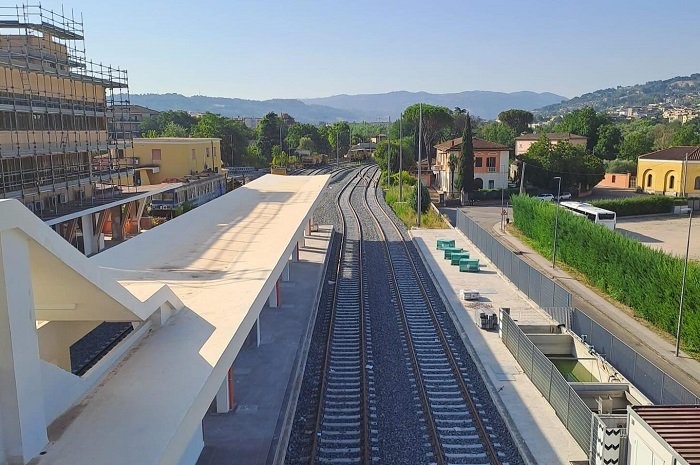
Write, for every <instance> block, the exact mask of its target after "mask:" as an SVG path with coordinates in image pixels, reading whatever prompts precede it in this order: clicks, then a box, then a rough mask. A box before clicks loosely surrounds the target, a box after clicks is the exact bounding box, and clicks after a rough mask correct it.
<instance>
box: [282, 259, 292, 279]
mask: <svg viewBox="0 0 700 465" xmlns="http://www.w3.org/2000/svg"><path fill="white" fill-rule="evenodd" d="M291 268H292V267H291V265H290V262H289V260H287V263H286V264H285V265H284V270H282V281H284V282H288V281H289V279H290V276H291Z"/></svg>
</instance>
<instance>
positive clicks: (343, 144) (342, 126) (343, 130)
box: [326, 121, 398, 156]
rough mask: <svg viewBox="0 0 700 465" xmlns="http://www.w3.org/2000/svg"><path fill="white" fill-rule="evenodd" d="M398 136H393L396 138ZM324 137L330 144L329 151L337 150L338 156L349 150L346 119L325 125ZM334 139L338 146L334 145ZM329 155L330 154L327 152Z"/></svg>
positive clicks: (348, 133) (333, 152) (348, 130)
mask: <svg viewBox="0 0 700 465" xmlns="http://www.w3.org/2000/svg"><path fill="white" fill-rule="evenodd" d="M397 138H398V137H394V139H397ZM326 139H327V140H328V143H329V144H330V148H331V152H332V154H333V155H335V152H336V150H337V152H338V154H339V156H343V155H344V154H346V153H347V152H348V150H350V125H349V124H348V122H347V121H339V122H337V123H333V124H332V125H331V126H327V132H326ZM336 141H337V142H338V146H337V147H336ZM329 155H330V154H329Z"/></svg>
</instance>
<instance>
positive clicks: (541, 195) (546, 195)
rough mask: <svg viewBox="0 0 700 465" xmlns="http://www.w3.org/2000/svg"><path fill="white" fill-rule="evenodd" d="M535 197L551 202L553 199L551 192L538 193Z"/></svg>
mask: <svg viewBox="0 0 700 465" xmlns="http://www.w3.org/2000/svg"><path fill="white" fill-rule="evenodd" d="M536 198H537V200H544V201H545V202H552V201H553V200H554V196H553V195H552V194H539V195H538V196H537V197H536Z"/></svg>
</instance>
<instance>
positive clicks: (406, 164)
mask: <svg viewBox="0 0 700 465" xmlns="http://www.w3.org/2000/svg"><path fill="white" fill-rule="evenodd" d="M389 144H391V172H392V173H398V171H399V141H398V140H397V139H392V140H391V141H390V142H387V140H386V139H385V140H383V141H381V142H379V143H378V144H377V147H376V149H375V150H374V159H375V161H376V162H377V164H378V165H379V168H381V170H382V171H387V162H388V160H387V155H388V152H387V148H388V147H389ZM400 145H401V148H402V150H401V152H403V162H402V166H401V167H402V168H403V170H404V171H410V170H412V169H413V168H414V167H415V166H416V160H415V158H414V156H413V144H412V141H411V138H410V137H404V138H403V140H402V141H401V144H400Z"/></svg>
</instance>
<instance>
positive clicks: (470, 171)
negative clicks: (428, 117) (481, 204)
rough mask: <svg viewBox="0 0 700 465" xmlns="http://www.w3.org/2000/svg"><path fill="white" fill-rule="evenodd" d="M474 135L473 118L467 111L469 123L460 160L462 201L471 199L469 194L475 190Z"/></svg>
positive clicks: (463, 134) (463, 137) (465, 131)
mask: <svg viewBox="0 0 700 465" xmlns="http://www.w3.org/2000/svg"><path fill="white" fill-rule="evenodd" d="M472 137H473V136H472V120H471V118H470V117H469V113H467V124H466V126H465V127H464V132H463V133H462V153H461V154H460V160H459V163H460V172H461V174H462V176H461V178H462V179H461V180H462V201H464V200H469V194H471V193H472V192H473V191H474V141H473V139H472Z"/></svg>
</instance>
